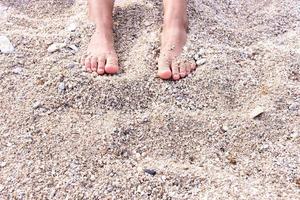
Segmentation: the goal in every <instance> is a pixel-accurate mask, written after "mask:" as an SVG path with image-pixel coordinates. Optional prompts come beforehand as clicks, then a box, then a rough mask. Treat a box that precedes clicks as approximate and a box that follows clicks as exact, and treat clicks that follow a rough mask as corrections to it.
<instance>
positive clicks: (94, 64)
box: [91, 56, 98, 72]
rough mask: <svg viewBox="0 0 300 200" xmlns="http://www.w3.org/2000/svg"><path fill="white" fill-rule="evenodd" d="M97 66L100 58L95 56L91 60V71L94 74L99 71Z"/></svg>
mask: <svg viewBox="0 0 300 200" xmlns="http://www.w3.org/2000/svg"><path fill="white" fill-rule="evenodd" d="M97 66H98V58H97V57H95V56H93V57H92V58H91V70H92V71H93V72H96V71H97Z"/></svg>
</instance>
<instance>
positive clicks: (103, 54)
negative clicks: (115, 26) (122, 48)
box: [81, 29, 119, 75]
mask: <svg viewBox="0 0 300 200" xmlns="http://www.w3.org/2000/svg"><path fill="white" fill-rule="evenodd" d="M81 64H82V65H83V66H84V68H85V69H86V70H87V71H88V72H96V73H98V74H99V75H103V74H116V73H117V72H118V71H119V65H118V57H117V54H116V51H115V49H114V43H113V34H112V31H111V30H109V29H108V30H107V31H97V30H96V32H95V33H94V35H93V36H92V38H91V41H90V43H89V46H88V49H87V55H85V56H83V57H82V58H81Z"/></svg>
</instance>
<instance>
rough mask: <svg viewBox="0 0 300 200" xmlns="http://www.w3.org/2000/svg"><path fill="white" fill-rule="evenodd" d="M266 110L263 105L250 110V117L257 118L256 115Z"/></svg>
mask: <svg viewBox="0 0 300 200" xmlns="http://www.w3.org/2000/svg"><path fill="white" fill-rule="evenodd" d="M264 112H265V109H264V108H263V107H261V106H258V107H256V108H255V109H253V110H252V111H251V112H250V114H249V115H250V118H252V119H255V118H256V117H258V116H260V115H261V114H263V113H264Z"/></svg>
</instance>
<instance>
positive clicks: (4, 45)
mask: <svg viewBox="0 0 300 200" xmlns="http://www.w3.org/2000/svg"><path fill="white" fill-rule="evenodd" d="M14 50H15V49H14V47H13V45H12V44H11V42H10V41H9V39H8V38H7V37H6V36H4V35H1V36H0V52H1V53H5V54H8V53H13V52H14Z"/></svg>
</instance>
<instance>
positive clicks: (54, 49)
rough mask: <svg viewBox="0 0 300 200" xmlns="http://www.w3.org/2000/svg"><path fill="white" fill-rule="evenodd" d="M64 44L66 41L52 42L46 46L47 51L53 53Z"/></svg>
mask: <svg viewBox="0 0 300 200" xmlns="http://www.w3.org/2000/svg"><path fill="white" fill-rule="evenodd" d="M65 46H66V43H53V44H51V45H50V46H49V47H48V52H49V53H54V52H55V51H58V50H60V49H62V48H64V47H65Z"/></svg>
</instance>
